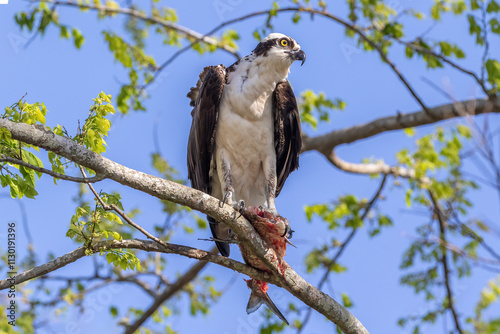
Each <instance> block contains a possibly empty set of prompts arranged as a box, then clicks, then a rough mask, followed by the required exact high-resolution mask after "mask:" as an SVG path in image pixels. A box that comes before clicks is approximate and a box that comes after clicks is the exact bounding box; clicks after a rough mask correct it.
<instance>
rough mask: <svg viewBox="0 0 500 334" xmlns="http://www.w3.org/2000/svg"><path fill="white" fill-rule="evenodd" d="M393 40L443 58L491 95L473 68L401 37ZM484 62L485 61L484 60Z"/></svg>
mask: <svg viewBox="0 0 500 334" xmlns="http://www.w3.org/2000/svg"><path fill="white" fill-rule="evenodd" d="M393 40H395V41H396V42H398V43H400V44H403V45H405V46H407V47H409V48H411V49H413V50H415V51H417V52H420V53H425V54H428V55H431V56H434V57H436V58H439V59H440V60H442V61H443V62H445V63H447V64H448V65H450V66H451V67H453V68H454V69H456V70H458V71H460V72H462V73H465V74H467V75H470V76H471V77H473V78H474V80H476V82H477V84H478V85H479V86H480V87H481V89H482V90H483V92H484V93H485V94H486V95H488V96H490V95H491V92H490V91H489V90H488V88H486V86H485V85H484V80H483V79H481V78H479V77H478V76H477V74H476V73H474V72H473V71H471V70H468V69H466V68H464V67H462V66H460V65H458V64H457V63H455V62H453V61H452V60H451V59H449V58H447V57H445V56H443V55H441V54H439V53H436V52H434V51H432V50H429V49H424V48H423V47H421V46H419V45H416V44H413V43H411V42H405V41H403V40H400V39H399V38H393ZM483 64H484V62H483Z"/></svg>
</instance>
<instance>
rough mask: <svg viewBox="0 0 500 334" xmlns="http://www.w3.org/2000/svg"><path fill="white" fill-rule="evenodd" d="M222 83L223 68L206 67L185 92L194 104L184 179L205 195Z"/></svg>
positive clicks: (208, 183)
mask: <svg viewBox="0 0 500 334" xmlns="http://www.w3.org/2000/svg"><path fill="white" fill-rule="evenodd" d="M225 83H226V70H225V67H224V66H223V65H218V66H207V67H205V68H204V69H203V72H201V74H200V79H199V80H198V83H197V84H196V87H193V88H191V90H190V92H189V93H188V95H187V96H188V97H189V98H190V99H191V105H193V106H194V108H193V111H192V113H191V115H192V116H193V121H192V124H191V131H190V132H189V140H188V149H187V165H188V178H189V179H190V180H191V185H192V186H193V188H195V189H198V190H201V191H204V192H206V193H207V194H210V193H211V189H210V176H209V173H210V163H211V160H212V153H213V151H214V141H215V130H216V126H217V117H218V113H219V103H220V99H221V96H222V90H223V89H224V85H225Z"/></svg>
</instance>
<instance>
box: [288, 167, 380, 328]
mask: <svg viewBox="0 0 500 334" xmlns="http://www.w3.org/2000/svg"><path fill="white" fill-rule="evenodd" d="M386 181H387V174H384V177H383V178H382V181H381V182H380V185H379V187H378V188H377V191H376V192H375V195H373V197H372V199H371V200H370V202H369V203H368V205H367V206H366V208H365V209H364V211H363V214H362V215H361V221H364V220H365V218H366V216H367V215H368V213H369V212H370V210H371V209H372V208H373V206H374V205H375V202H377V200H378V199H379V198H380V194H381V193H382V190H383V189H384V187H385V183H386ZM357 231H358V229H357V228H354V229H353V230H352V231H351V233H349V235H348V236H347V238H346V239H345V240H344V242H343V243H342V245H341V246H340V248H339V249H338V251H337V254H335V256H334V257H333V258H332V259H331V261H330V262H329V263H328V265H327V266H326V272H325V273H324V275H323V277H322V278H321V280H320V281H319V284H318V289H320V290H321V289H322V288H323V285H324V284H325V282H326V281H327V280H328V276H329V275H330V273H331V271H330V268H331V267H332V266H333V265H334V264H335V263H337V261H338V260H339V258H340V256H341V255H342V253H343V252H344V250H345V249H346V248H347V246H348V245H349V243H350V242H351V240H352V239H353V238H354V236H355V235H356V232H357ZM311 314H312V308H309V309H308V310H307V313H306V316H305V317H304V320H303V321H302V325H301V326H300V327H299V328H298V329H297V334H300V333H302V331H303V330H304V328H305V327H306V325H307V323H308V322H309V319H310V318H311Z"/></svg>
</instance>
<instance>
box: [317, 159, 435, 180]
mask: <svg viewBox="0 0 500 334" xmlns="http://www.w3.org/2000/svg"><path fill="white" fill-rule="evenodd" d="M326 158H327V159H328V161H330V162H331V163H332V165H334V166H335V167H337V168H338V169H340V170H343V171H345V172H349V173H354V174H368V175H370V174H384V175H393V176H394V177H402V178H405V179H416V176H415V171H414V170H413V169H407V168H404V167H400V166H390V165H388V164H386V163H384V162H382V161H381V162H375V163H359V164H356V163H352V162H348V161H345V160H342V159H341V158H339V157H338V156H337V154H336V153H335V151H331V152H330V154H328V155H326ZM419 181H420V182H422V183H424V184H428V183H430V179H429V178H428V177H422V178H420V179H419Z"/></svg>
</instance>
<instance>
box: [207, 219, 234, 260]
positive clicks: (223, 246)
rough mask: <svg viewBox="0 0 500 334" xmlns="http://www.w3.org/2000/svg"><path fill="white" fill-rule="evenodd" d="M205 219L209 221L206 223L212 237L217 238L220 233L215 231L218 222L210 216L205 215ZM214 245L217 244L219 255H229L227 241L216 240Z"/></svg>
mask: <svg viewBox="0 0 500 334" xmlns="http://www.w3.org/2000/svg"><path fill="white" fill-rule="evenodd" d="M207 220H208V223H209V224H208V225H209V226H210V231H212V235H213V236H214V238H216V239H218V238H219V235H220V233H218V232H217V230H218V227H219V223H218V222H217V221H216V220H215V219H213V218H212V217H210V216H207ZM221 237H222V236H221ZM215 245H216V246H217V249H218V250H219V253H220V255H222V256H225V257H229V253H230V249H229V244H228V243H226V242H221V241H216V242H215Z"/></svg>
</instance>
